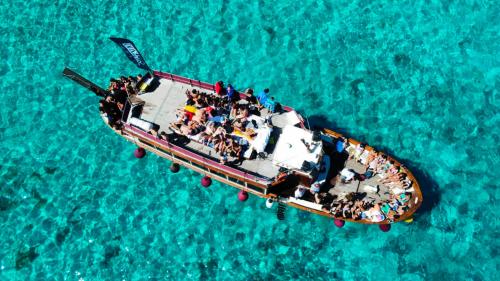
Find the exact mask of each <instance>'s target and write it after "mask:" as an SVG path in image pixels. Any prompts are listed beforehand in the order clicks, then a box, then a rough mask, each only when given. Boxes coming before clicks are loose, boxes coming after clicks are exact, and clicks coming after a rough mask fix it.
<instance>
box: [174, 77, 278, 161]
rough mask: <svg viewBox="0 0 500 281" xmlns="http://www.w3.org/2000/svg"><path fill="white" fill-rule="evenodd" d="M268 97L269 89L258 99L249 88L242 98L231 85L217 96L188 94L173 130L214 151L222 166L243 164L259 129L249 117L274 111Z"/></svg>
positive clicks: (221, 86) (220, 85)
mask: <svg viewBox="0 0 500 281" xmlns="http://www.w3.org/2000/svg"><path fill="white" fill-rule="evenodd" d="M268 93H269V90H268V89H265V90H264V91H262V93H260V94H259V95H258V96H255V95H254V92H253V89H250V88H249V89H247V90H245V92H244V93H243V94H240V93H239V92H238V91H236V90H235V89H234V88H233V86H232V85H231V84H229V85H227V87H225V86H224V83H223V82H222V81H219V82H217V83H216V84H215V94H211V93H206V92H201V91H199V90H196V89H191V90H187V91H186V98H187V99H186V103H185V106H184V107H183V108H181V109H179V110H178V112H177V120H176V121H175V122H173V123H171V125H170V126H171V128H172V129H173V130H174V131H175V132H177V133H179V134H181V135H184V136H187V137H189V138H191V139H195V140H197V141H199V142H201V143H203V144H205V145H207V146H209V147H212V148H214V150H215V151H216V152H217V153H218V154H219V159H220V162H221V163H223V164H224V163H227V162H228V159H229V157H232V158H234V159H235V161H234V163H237V162H241V161H242V159H243V153H244V151H245V149H246V147H247V146H248V141H249V140H251V139H253V138H254V137H255V135H256V130H257V129H258V125H257V124H256V122H255V121H252V120H251V119H249V117H250V116H251V115H257V116H260V111H261V110H262V109H263V108H264V107H267V108H268V109H269V110H274V107H273V108H270V106H269V104H270V103H269V101H270V100H271V99H269V98H268V96H267V94H268Z"/></svg>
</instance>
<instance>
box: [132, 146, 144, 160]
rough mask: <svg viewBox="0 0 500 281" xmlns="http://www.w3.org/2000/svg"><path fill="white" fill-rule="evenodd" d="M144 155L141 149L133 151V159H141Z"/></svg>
mask: <svg viewBox="0 0 500 281" xmlns="http://www.w3.org/2000/svg"><path fill="white" fill-rule="evenodd" d="M144 155H146V150H145V149H144V148H142V147H138V148H137V149H136V150H134V156H135V158H142V157H144Z"/></svg>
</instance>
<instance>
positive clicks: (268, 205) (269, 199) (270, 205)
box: [266, 198, 274, 209]
mask: <svg viewBox="0 0 500 281" xmlns="http://www.w3.org/2000/svg"><path fill="white" fill-rule="evenodd" d="M273 205H274V201H273V199H272V198H267V200H266V207H267V208H268V209H271V208H272V207H273Z"/></svg>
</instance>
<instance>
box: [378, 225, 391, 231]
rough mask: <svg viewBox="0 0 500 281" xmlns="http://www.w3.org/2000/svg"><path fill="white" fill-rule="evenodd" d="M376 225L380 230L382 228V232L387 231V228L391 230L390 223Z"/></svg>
mask: <svg viewBox="0 0 500 281" xmlns="http://www.w3.org/2000/svg"><path fill="white" fill-rule="evenodd" d="M378 227H379V228H380V230H382V232H388V231H389V230H391V225H390V224H379V225H378Z"/></svg>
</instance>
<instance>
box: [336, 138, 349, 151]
mask: <svg viewBox="0 0 500 281" xmlns="http://www.w3.org/2000/svg"><path fill="white" fill-rule="evenodd" d="M346 146H347V139H346V138H344V137H341V138H339V139H338V140H337V142H336V143H335V150H336V151H337V152H338V153H342V152H343V151H344V150H345V148H346Z"/></svg>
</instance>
